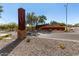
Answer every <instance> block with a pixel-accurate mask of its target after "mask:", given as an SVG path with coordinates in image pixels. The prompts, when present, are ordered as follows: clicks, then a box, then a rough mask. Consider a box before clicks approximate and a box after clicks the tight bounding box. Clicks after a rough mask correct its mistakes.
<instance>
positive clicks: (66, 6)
mask: <svg viewBox="0 0 79 59" xmlns="http://www.w3.org/2000/svg"><path fill="white" fill-rule="evenodd" d="M65 8H66V29H65V30H67V20H68V18H67V16H68V3H67V4H66V5H65Z"/></svg>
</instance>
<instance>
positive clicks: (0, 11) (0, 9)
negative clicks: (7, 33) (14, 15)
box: [0, 6, 3, 18]
mask: <svg viewBox="0 0 79 59" xmlns="http://www.w3.org/2000/svg"><path fill="white" fill-rule="evenodd" d="M2 8H3V7H2V6H0V18H1V13H2V12H3V9H2Z"/></svg>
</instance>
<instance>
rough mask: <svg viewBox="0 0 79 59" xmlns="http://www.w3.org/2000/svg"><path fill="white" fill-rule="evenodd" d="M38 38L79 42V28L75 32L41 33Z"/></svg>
mask: <svg viewBox="0 0 79 59" xmlns="http://www.w3.org/2000/svg"><path fill="white" fill-rule="evenodd" d="M39 34H40V35H39V36H38V37H42V38H57V39H64V40H79V28H75V29H74V32H63V33H62V32H52V33H45V34H43V33H39Z"/></svg>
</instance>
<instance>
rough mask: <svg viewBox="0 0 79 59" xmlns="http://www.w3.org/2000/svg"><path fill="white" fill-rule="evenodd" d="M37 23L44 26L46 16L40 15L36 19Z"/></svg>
mask: <svg viewBox="0 0 79 59" xmlns="http://www.w3.org/2000/svg"><path fill="white" fill-rule="evenodd" d="M38 18H39V19H38V23H42V24H45V20H47V18H46V16H44V15H42V16H39V17H38Z"/></svg>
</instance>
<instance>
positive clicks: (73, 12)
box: [0, 3, 79, 24]
mask: <svg viewBox="0 0 79 59" xmlns="http://www.w3.org/2000/svg"><path fill="white" fill-rule="evenodd" d="M0 5H2V6H3V10H4V11H3V13H2V18H0V23H10V22H16V23H18V13H17V12H18V11H17V9H18V8H24V9H25V10H26V14H27V12H35V14H36V15H45V16H46V17H47V21H46V23H49V22H50V21H53V20H54V21H58V22H64V23H65V19H66V17H65V15H66V12H65V11H66V10H65V7H64V5H65V4H64V3H63V4H62V3H51V4H50V3H25V4H24V3H23V4H22V3H3V4H0ZM75 23H79V4H68V24H75Z"/></svg>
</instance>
